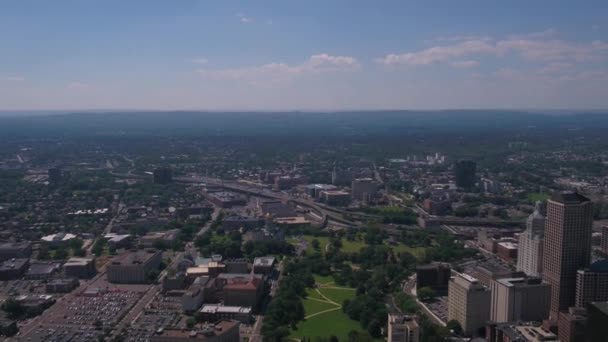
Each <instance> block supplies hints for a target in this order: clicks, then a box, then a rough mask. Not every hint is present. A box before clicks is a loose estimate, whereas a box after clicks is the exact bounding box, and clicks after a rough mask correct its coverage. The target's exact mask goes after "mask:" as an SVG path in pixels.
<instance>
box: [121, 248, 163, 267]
mask: <svg viewBox="0 0 608 342" xmlns="http://www.w3.org/2000/svg"><path fill="white" fill-rule="evenodd" d="M158 253H159V252H158V251H156V250H145V251H137V252H128V253H125V254H122V255H119V256H116V257H114V258H113V259H112V261H111V263H110V265H111V266H119V265H122V266H130V265H141V264H145V263H147V262H148V261H149V260H150V259H152V258H153V257H154V256H156V254H158Z"/></svg>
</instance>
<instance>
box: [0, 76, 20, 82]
mask: <svg viewBox="0 0 608 342" xmlns="http://www.w3.org/2000/svg"><path fill="white" fill-rule="evenodd" d="M2 79H3V80H5V81H9V82H23V81H25V77H23V76H16V75H15V76H6V77H2Z"/></svg>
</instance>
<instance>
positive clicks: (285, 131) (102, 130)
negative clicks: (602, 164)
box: [0, 110, 608, 136]
mask: <svg viewBox="0 0 608 342" xmlns="http://www.w3.org/2000/svg"><path fill="white" fill-rule="evenodd" d="M49 113H51V112H47V113H46V115H24V116H14V117H6V116H5V117H0V135H7V136H8V135H19V136H37V135H43V136H49V135H50V136H54V135H125V134H128V135H189V136H218V135H221V136H258V135H265V136H266V135H270V136H292V135H302V136H327V135H335V136H353V135H354V136H360V135H364V136H365V135H399V134H412V133H416V134H423V133H424V132H434V133H437V132H446V133H448V132H452V133H455V132H468V133H470V132H472V131H476V132H488V131H492V132H516V131H530V130H534V129H537V130H550V131H566V130H570V131H571V130H581V129H586V130H591V131H597V130H600V129H606V128H608V115H607V114H608V113H603V112H589V113H577V114H570V115H564V114H563V113H561V112H555V113H553V115H551V113H537V112H524V111H498V110H445V111H359V112H329V113H321V112H269V113H263V112H107V113H100V112H85V113H69V114H54V115H49ZM558 114H559V115H558Z"/></svg>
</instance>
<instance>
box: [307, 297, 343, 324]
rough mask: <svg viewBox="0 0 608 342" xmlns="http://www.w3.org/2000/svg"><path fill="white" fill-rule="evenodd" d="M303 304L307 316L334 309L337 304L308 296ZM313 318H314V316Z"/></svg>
mask: <svg viewBox="0 0 608 342" xmlns="http://www.w3.org/2000/svg"><path fill="white" fill-rule="evenodd" d="M302 304H303V305H304V314H305V315H306V316H308V315H312V314H314V313H317V312H321V311H325V310H329V309H333V308H335V307H336V306H335V305H333V304H331V303H325V302H320V301H318V300H314V299H310V298H307V299H306V300H305V301H303V302H302ZM319 316H322V315H319ZM312 319H314V317H313V318H312Z"/></svg>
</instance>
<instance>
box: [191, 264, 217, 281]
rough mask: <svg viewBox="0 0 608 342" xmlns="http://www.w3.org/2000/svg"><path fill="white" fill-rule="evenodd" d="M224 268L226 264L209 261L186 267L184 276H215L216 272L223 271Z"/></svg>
mask: <svg viewBox="0 0 608 342" xmlns="http://www.w3.org/2000/svg"><path fill="white" fill-rule="evenodd" d="M225 270H226V265H225V264H223V263H221V262H217V261H209V262H208V263H206V264H200V265H197V266H193V267H188V268H187V269H186V277H188V278H189V279H194V278H196V277H203V276H209V277H216V276H217V275H218V274H220V273H223V272H224V271H225Z"/></svg>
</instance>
